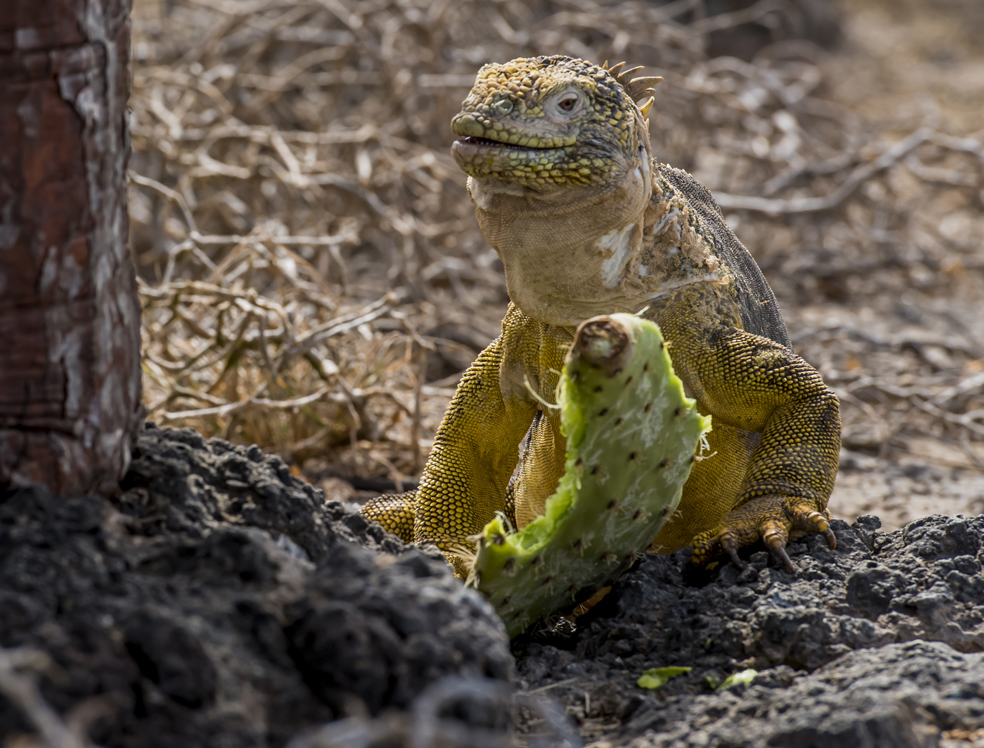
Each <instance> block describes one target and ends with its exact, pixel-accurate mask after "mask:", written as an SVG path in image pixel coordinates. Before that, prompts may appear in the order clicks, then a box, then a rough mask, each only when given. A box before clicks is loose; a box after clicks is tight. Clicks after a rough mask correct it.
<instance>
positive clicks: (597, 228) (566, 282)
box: [468, 149, 652, 326]
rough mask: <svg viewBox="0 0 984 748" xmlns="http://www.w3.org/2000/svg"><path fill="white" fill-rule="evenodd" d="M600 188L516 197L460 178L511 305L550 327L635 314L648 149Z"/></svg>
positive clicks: (642, 299) (643, 292)
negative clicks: (495, 255)
mask: <svg viewBox="0 0 984 748" xmlns="http://www.w3.org/2000/svg"><path fill="white" fill-rule="evenodd" d="M640 150H642V155H643V156H644V158H640V159H638V160H637V162H636V164H634V165H633V166H632V168H630V169H629V170H627V172H626V173H625V175H624V177H623V179H622V180H621V181H620V182H619V183H616V184H615V185H613V186H612V187H610V188H607V189H600V190H599V189H592V188H589V187H582V188H580V189H579V190H578V192H580V193H582V194H581V195H580V196H579V197H580V199H575V200H573V201H572V199H571V198H572V197H573V196H572V195H571V194H570V190H566V191H564V193H561V192H559V191H545V192H534V191H532V190H528V189H526V190H523V191H522V192H521V193H520V194H516V191H515V190H509V189H507V188H506V186H505V185H503V184H501V183H496V180H491V179H484V180H483V179H477V178H475V177H471V178H469V180H468V191H469V193H470V194H471V197H472V200H473V201H474V203H475V210H476V213H477V215H478V223H479V226H480V227H481V229H482V233H483V234H485V237H486V238H487V239H488V241H489V243H490V244H491V245H492V247H493V248H494V249H495V251H496V252H497V253H498V255H499V257H500V259H501V260H502V264H503V266H504V267H505V273H506V287H507V289H508V291H509V297H510V299H512V301H513V303H514V304H516V306H518V307H519V308H520V309H522V310H523V311H524V312H525V313H526V314H528V315H529V316H530V317H533V318H534V319H538V320H540V321H541V322H546V323H548V324H552V325H562V326H574V325H577V324H579V323H580V322H582V321H583V320H585V319H588V318H589V317H593V316H595V315H598V314H601V313H603V312H609V311H619V312H637V311H639V309H641V308H642V307H643V306H645V303H646V298H647V297H648V295H649V290H648V289H647V288H646V285H645V284H644V283H643V282H642V281H641V279H640V278H639V277H638V270H639V267H640V264H641V255H642V248H643V230H644V228H645V213H646V208H647V206H648V205H649V201H650V196H651V194H652V176H651V174H650V169H649V162H648V153H646V152H645V151H644V150H643V149H640Z"/></svg>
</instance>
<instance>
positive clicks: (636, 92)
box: [601, 60, 663, 117]
mask: <svg viewBox="0 0 984 748" xmlns="http://www.w3.org/2000/svg"><path fill="white" fill-rule="evenodd" d="M623 67H625V63H624V62H619V63H617V64H615V65H612V66H611V67H608V60H605V64H604V65H602V66H601V69H602V70H607V71H608V74H609V75H611V76H612V77H613V78H614V79H615V80H616V81H618V83H619V85H620V86H622V88H624V89H625V93H627V94H628V95H629V96H631V97H632V100H633V101H634V102H636V104H637V105H638V107H639V110H640V111H641V112H642V116H643V117H648V116H649V110H650V109H651V108H652V106H653V102H654V101H655V100H656V97H655V96H653V94H654V93H655V92H656V85H657V84H659V82H660V81H662V80H663V78H662V76H659V75H644V76H640V77H639V78H633V77H632V75H633V74H634V73H638V72H639V71H640V70H642V69H643V68H642V66H641V65H640V66H639V67H634V68H628V69H627V70H623V69H622V68H623ZM645 97H648V98H647V99H646V100H645V101H643V102H642V103H639V102H640V101H641V100H642V99H643V98H645Z"/></svg>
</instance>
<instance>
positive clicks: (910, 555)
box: [0, 426, 984, 748]
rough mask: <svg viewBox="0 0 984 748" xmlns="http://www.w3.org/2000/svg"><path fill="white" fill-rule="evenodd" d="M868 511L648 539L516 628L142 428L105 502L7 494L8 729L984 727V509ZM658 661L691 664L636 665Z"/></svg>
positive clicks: (821, 737)
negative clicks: (540, 621) (585, 599)
mask: <svg viewBox="0 0 984 748" xmlns="http://www.w3.org/2000/svg"><path fill="white" fill-rule="evenodd" d="M878 524H879V523H878V520H877V519H875V518H874V517H862V518H861V519H859V520H858V521H857V522H856V523H855V524H854V525H848V524H846V523H844V522H836V523H835V525H834V531H835V533H836V534H837V538H838V549H837V550H836V551H829V550H827V548H826V546H825V544H824V543H823V542H822V541H819V540H817V539H808V540H804V541H800V542H798V543H795V544H793V546H792V549H791V553H792V555H793V558H794V561H795V563H796V564H797V566H798V568H799V571H798V573H797V574H796V575H795V576H793V575H790V574H787V573H786V572H785V571H783V570H782V569H781V568H779V566H778V565H776V564H775V563H774V562H773V561H771V560H770V559H769V557H768V556H767V554H765V553H762V552H759V553H753V554H751V555H750V556H749V557H748V559H747V564H746V566H745V567H744V568H737V567H735V566H732V565H730V564H725V565H722V566H720V567H719V568H717V569H714V570H711V571H699V570H696V569H695V568H694V567H692V566H691V565H690V564H689V561H688V559H687V556H686V552H680V553H677V554H673V555H670V556H650V557H646V558H644V559H642V561H641V562H640V563H639V564H638V565H637V566H636V567H635V568H634V569H633V570H632V571H630V572H629V573H627V574H626V575H624V576H623V577H622V579H621V580H619V582H618V583H617V584H616V586H615V587H614V588H613V590H612V592H611V593H610V594H609V595H608V597H607V598H605V600H603V601H602V603H601V604H600V605H598V606H597V607H595V608H594V609H593V610H592V611H591V612H590V613H589V614H588V615H586V616H584V617H582V618H580V619H579V620H578V621H577V625H576V627H574V626H571V625H569V624H564V625H559V624H555V625H554V626H552V627H550V628H546V629H542V630H540V631H539V632H536V633H534V634H532V635H528V636H525V637H523V638H521V639H517V640H515V641H513V642H512V643H510V642H509V641H508V640H507V639H506V637H505V634H504V633H503V629H502V627H501V625H500V624H499V622H498V621H497V620H496V618H495V616H494V613H493V612H492V611H491V609H490V608H489V607H488V606H487V605H486V604H485V603H484V601H483V600H481V599H480V598H479V597H478V596H477V595H476V594H475V593H473V592H472V591H469V590H465V589H463V588H462V587H461V585H460V583H459V582H457V581H456V580H455V579H454V578H453V577H452V576H451V575H450V573H449V571H448V569H447V567H446V566H445V565H444V563H443V561H441V560H440V558H439V557H437V556H435V555H433V554H428V553H427V552H425V551H421V550H417V549H413V548H407V547H405V546H403V545H402V544H401V543H399V542H398V541H396V540H395V539H394V538H393V537H391V536H387V535H386V534H385V533H383V532H382V531H381V530H380V529H379V528H378V527H375V526H369V525H368V524H367V523H366V522H365V521H364V520H362V519H361V518H359V517H357V516H355V515H353V514H351V513H350V512H349V510H348V509H346V508H345V507H343V506H341V505H339V504H337V503H334V502H325V501H324V499H323V497H322V495H321V493H320V491H318V490H317V489H314V488H312V487H311V486H309V485H308V484H306V483H304V482H302V481H300V480H298V479H296V478H295V477H294V476H293V475H292V474H291V473H290V471H289V470H288V469H287V467H286V466H285V465H284V463H283V462H282V461H281V460H280V459H279V458H276V457H271V456H267V455H264V454H263V453H262V452H260V451H259V450H257V449H249V448H244V447H237V446H232V445H230V444H229V443H227V442H224V441H221V440H217V439H213V440H203V439H202V438H201V437H200V436H199V435H198V434H196V433H195V432H192V431H190V430H187V429H185V430H161V429H157V428H155V427H153V426H149V427H148V428H147V430H146V431H145V433H144V434H143V435H142V436H141V438H140V441H139V444H138V449H137V451H136V454H135V459H134V462H133V467H132V468H131V470H130V473H129V474H128V476H127V478H126V480H125V482H124V484H123V490H122V491H121V492H120V494H119V495H118V496H116V497H115V498H113V499H101V498H96V497H82V498H71V499H66V498H62V497H56V496H52V495H50V494H48V493H46V492H44V491H39V490H29V491H28V490H21V491H14V492H8V493H6V494H2V495H0V647H2V648H3V650H2V651H0V694H2V696H0V741H2V744H3V745H5V746H14V745H17V746H25V745H38V744H39V743H35V742H31V739H30V738H27V737H24V736H28V735H32V734H38V733H40V734H43V735H45V739H46V740H47V743H46V744H47V745H51V746H59V747H60V746H69V745H71V746H80V745H85V744H86V743H85V742H80V739H79V737H78V736H81V735H85V734H87V735H88V736H89V738H91V740H92V742H93V743H95V744H97V745H101V746H107V747H115V746H140V747H141V748H143V747H144V746H153V747H156V746H162V747H163V746H229V747H230V748H238V747H239V746H290V748H326V747H327V746H356V745H360V746H399V745H407V746H410V745H413V746H430V745H441V746H466V745H467V746H508V745H563V744H565V743H566V744H567V745H570V746H575V745H584V744H589V743H593V744H594V745H595V746H596V747H597V748H603V746H622V745H625V746H636V747H638V748H642V746H646V747H647V748H648V747H650V746H652V747H655V746H665V747H667V748H669V747H670V746H673V747H676V746H680V747H682V746H721V747H723V746H735V747H737V746H817V747H820V746H836V747H837V748H847V747H849V746H893V747H894V746H902V747H905V748H908V747H909V746H912V747H916V746H919V747H920V748H921V747H923V746H946V747H947V748H956V747H957V746H960V747H961V748H964V747H969V746H973V745H984V684H982V682H984V659H982V658H984V655H982V654H981V652H982V651H984V576H982V574H981V564H982V560H984V554H982V548H981V546H982V536H984V518H980V517H976V518H972V519H967V518H962V517H944V516H934V517H929V518H926V519H923V520H920V521H917V522H914V523H911V524H909V525H907V526H906V527H905V528H903V529H902V530H898V531H894V532H890V533H882V532H878ZM666 666H683V667H690V668H692V669H691V670H690V671H689V672H688V673H685V674H683V675H679V676H677V677H675V678H673V679H671V680H669V682H668V683H666V684H665V685H663V686H662V687H660V688H658V689H655V690H647V689H644V688H641V687H639V686H638V685H637V683H636V681H637V679H638V678H639V676H640V675H641V674H642V673H643V671H645V670H647V669H649V668H659V667H666ZM746 670H754V671H757V675H754V677H753V678H752V677H751V675H749V676H748V677H749V678H751V680H750V682H749V683H745V684H739V685H733V686H730V687H727V688H724V687H719V688H717V689H715V688H713V687H712V684H718V683H721V682H722V681H723V680H724V679H725V678H727V677H728V676H729V675H732V674H734V673H737V672H742V671H746ZM59 731H62V732H59ZM73 735H74V736H75V737H72V736H73ZM18 736H20V737H18ZM59 736H60V737H59ZM66 736H68V737H66ZM69 739H72V740H75V741H76V742H64V741H68V740H69ZM59 740H63V742H58V741H59ZM18 741H19V742H18ZM41 744H42V745H43V744H45V743H41Z"/></svg>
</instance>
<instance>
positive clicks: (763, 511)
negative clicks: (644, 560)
mask: <svg viewBox="0 0 984 748" xmlns="http://www.w3.org/2000/svg"><path fill="white" fill-rule="evenodd" d="M806 534H816V535H822V536H823V538H824V540H826V541H827V547H828V548H830V549H831V550H833V549H834V548H836V547H837V538H836V537H834V533H833V531H832V530H831V529H830V523H829V522H828V515H827V514H826V513H825V512H818V511H817V509H816V507H815V506H814V505H812V504H810V503H809V502H808V501H807V500H806V499H802V498H798V497H797V498H789V497H784V496H777V495H767V496H759V497H756V498H754V499H752V500H751V501H748V502H746V503H745V504H742V505H741V506H740V507H738V508H737V509H735V510H733V511H732V512H730V513H729V514H728V516H727V517H725V519H724V522H722V523H721V524H720V525H718V526H717V527H715V528H714V529H713V530H708V531H707V532H703V533H701V534H700V535H698V536H696V537H695V538H694V540H693V548H694V554H693V557H692V558H693V562H694V563H695V564H698V565H701V566H704V565H706V564H708V563H709V562H711V561H713V560H714V559H716V558H718V557H719V556H721V555H722V554H727V556H728V557H729V558H730V559H731V561H732V562H733V563H734V564H735V565H737V566H744V563H743V562H742V560H741V559H740V558H739V557H738V549H739V548H744V547H746V546H750V545H754V544H755V543H757V542H759V541H761V542H762V543H763V544H764V545H765V547H766V548H768V549H769V552H770V553H772V555H773V556H775V557H776V558H777V559H779V561H780V563H782V565H783V568H784V569H785V570H786V571H788V572H789V573H790V574H795V573H796V567H795V566H794V565H793V562H792V561H791V560H790V558H789V553H788V552H787V551H786V543H787V542H788V540H789V538H790V536H792V537H794V538H795V537H800V536H802V535H806Z"/></svg>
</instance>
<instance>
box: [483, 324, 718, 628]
mask: <svg viewBox="0 0 984 748" xmlns="http://www.w3.org/2000/svg"><path fill="white" fill-rule="evenodd" d="M557 402H558V404H559V406H560V418H561V429H562V431H563V433H564V435H565V436H566V438H567V459H566V465H565V472H564V475H563V476H562V477H561V479H560V483H559V484H558V487H557V491H556V493H554V495H553V496H551V497H550V498H549V499H548V500H547V503H546V511H545V513H544V515H543V516H541V517H538V518H537V519H535V520H534V521H533V522H531V523H530V524H529V525H527V526H526V527H525V528H523V529H522V530H520V531H519V532H516V533H512V534H509V533H507V532H506V528H505V524H504V522H503V519H502V518H501V517H500V518H496V519H494V520H493V521H492V522H490V523H489V524H488V525H486V526H485V529H484V530H483V532H482V534H481V535H480V536H479V547H478V552H477V554H476V557H475V561H474V564H473V567H472V573H471V574H470V575H469V579H470V581H471V583H472V584H474V585H476V586H477V587H478V589H479V590H481V591H482V592H484V593H485V595H486V596H488V598H489V599H490V600H491V601H492V604H493V605H494V606H495V608H496V610H497V611H498V612H499V615H500V616H501V617H502V619H503V621H505V624H506V629H507V630H508V632H509V635H510V636H515V635H516V634H519V633H521V632H522V631H523V630H524V629H526V628H527V627H528V626H529V625H530V624H532V623H533V622H535V621H536V620H538V619H539V618H541V617H543V616H545V615H549V614H551V613H554V612H557V611H559V610H561V609H563V608H564V607H565V606H566V607H570V606H571V605H572V604H573V602H574V601H575V599H576V598H577V597H579V596H581V595H583V593H584V592H590V591H593V590H595V589H598V588H599V587H602V586H604V585H605V584H607V583H609V582H611V581H612V580H614V579H615V577H617V576H618V574H619V573H621V572H622V571H623V570H624V569H625V568H626V567H627V566H628V565H629V564H630V563H631V561H632V560H633V558H634V557H635V556H636V554H638V553H639V552H641V551H643V550H645V549H646V548H647V547H648V546H649V545H650V544H651V543H652V540H653V538H654V537H655V536H656V533H657V532H658V531H659V529H660V528H661V527H662V526H663V524H664V523H665V522H666V521H667V519H668V518H669V517H670V516H671V515H672V513H673V511H674V509H676V506H677V504H678V503H679V501H680V494H681V492H682V490H683V484H684V483H685V482H686V480H687V477H688V476H689V475H690V469H691V467H692V464H693V461H694V459H695V454H696V450H697V448H698V445H699V443H700V439H701V436H702V435H703V434H704V433H705V432H706V431H707V430H708V429H709V428H710V418H709V417H705V416H701V415H700V414H699V413H698V412H697V409H696V405H695V403H694V401H693V400H691V399H690V398H688V397H686V395H684V392H683V385H682V383H681V382H680V379H679V378H678V377H677V376H676V374H674V372H673V367H672V365H671V363H670V357H669V356H668V355H667V351H666V346H665V344H664V343H663V338H662V336H661V335H660V332H659V328H658V327H657V326H656V325H655V324H653V323H652V322H649V321H648V320H644V319H642V318H641V317H638V316H636V315H631V314H613V315H610V316H605V317H594V318H592V319H589V320H586V321H585V322H583V323H581V325H580V327H578V329H577V333H576V335H575V339H574V345H573V346H572V348H571V350H570V352H569V353H568V355H567V360H566V362H565V366H564V371H563V372H562V374H561V378H560V383H559V384H558V386H557Z"/></svg>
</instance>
